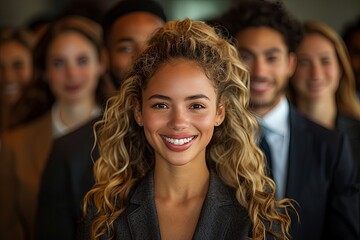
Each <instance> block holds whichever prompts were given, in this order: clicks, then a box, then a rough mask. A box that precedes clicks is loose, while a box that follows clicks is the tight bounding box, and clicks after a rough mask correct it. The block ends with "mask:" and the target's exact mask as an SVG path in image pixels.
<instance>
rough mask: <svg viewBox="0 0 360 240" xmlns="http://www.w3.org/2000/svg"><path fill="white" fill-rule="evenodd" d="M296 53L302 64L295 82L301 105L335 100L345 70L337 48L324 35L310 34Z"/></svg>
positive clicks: (299, 65)
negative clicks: (330, 99) (326, 99)
mask: <svg viewBox="0 0 360 240" xmlns="http://www.w3.org/2000/svg"><path fill="white" fill-rule="evenodd" d="M296 53H297V57H298V63H297V68H296V71H295V74H294V77H293V79H292V80H291V81H292V84H293V86H294V88H295V91H296V94H297V101H299V100H300V101H301V99H303V100H308V101H316V100H318V99H322V98H324V97H326V98H335V92H336V90H337V89H338V86H339V81H340V77H341V70H340V66H339V61H338V58H337V55H336V52H335V48H334V46H333V44H332V43H331V42H330V41H329V40H328V39H326V38H325V37H323V36H321V35H320V34H307V35H306V36H305V37H304V39H303V41H302V42H301V44H300V46H299V48H298V50H297V52H296Z"/></svg>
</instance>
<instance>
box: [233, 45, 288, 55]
mask: <svg viewBox="0 0 360 240" xmlns="http://www.w3.org/2000/svg"><path fill="white" fill-rule="evenodd" d="M238 50H239V51H242V52H246V53H248V54H251V55H256V54H255V53H254V52H253V51H251V50H250V49H248V48H245V47H239V48H238ZM279 52H281V51H280V49H279V48H276V47H275V48H269V49H266V50H265V51H263V53H265V54H273V53H279Z"/></svg>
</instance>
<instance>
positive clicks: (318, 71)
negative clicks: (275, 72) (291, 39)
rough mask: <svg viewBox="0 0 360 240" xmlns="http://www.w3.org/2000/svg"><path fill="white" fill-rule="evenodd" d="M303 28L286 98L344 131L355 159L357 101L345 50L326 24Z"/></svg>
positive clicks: (359, 120) (359, 139)
mask: <svg viewBox="0 0 360 240" xmlns="http://www.w3.org/2000/svg"><path fill="white" fill-rule="evenodd" d="M304 28H305V37H304V39H303V40H302V42H301V44H300V45H299V47H298V49H297V51H296V54H297V58H298V63H297V67H296V71H295V74H294V76H293V78H292V79H291V81H290V91H289V93H290V94H289V95H290V99H292V101H293V103H294V104H295V106H296V107H297V108H298V109H299V111H300V112H302V113H303V114H305V115H306V116H307V117H309V118H310V119H311V120H313V121H315V122H317V123H319V124H320V125H322V126H324V127H326V128H329V129H333V130H337V131H340V132H343V133H346V134H347V135H348V136H349V139H350V143H351V147H352V152H353V158H354V159H355V160H357V161H358V162H359V161H360V148H359V146H360V103H359V101H358V100H357V98H356V88H355V78H354V74H353V72H352V69H351V64H350V59H349V54H348V51H347V49H346V47H345V44H344V43H343V41H342V39H341V37H340V36H339V35H338V34H337V33H336V32H335V31H334V30H332V29H331V28H330V27H329V26H327V25H325V24H323V23H321V22H307V23H305V24H304ZM358 166H360V162H359V163H358ZM359 171H360V169H359ZM358 176H359V177H358V182H360V174H358Z"/></svg>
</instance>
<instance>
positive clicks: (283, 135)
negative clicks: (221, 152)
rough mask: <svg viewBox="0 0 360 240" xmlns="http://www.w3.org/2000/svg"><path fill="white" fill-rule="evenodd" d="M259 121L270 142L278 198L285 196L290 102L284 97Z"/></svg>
mask: <svg viewBox="0 0 360 240" xmlns="http://www.w3.org/2000/svg"><path fill="white" fill-rule="evenodd" d="M259 122H260V124H261V127H262V129H263V131H264V134H265V138H266V141H267V142H268V144H269V147H270V151H271V159H272V166H271V168H272V173H273V177H274V181H275V183H276V198H277V199H282V198H284V196H285V191H286V182H287V180H286V179H287V170H288V155H289V143H290V123H289V103H288V101H287V99H286V98H285V97H283V98H282V99H281V101H280V103H279V104H278V105H277V106H276V107H275V108H274V109H273V110H272V111H270V112H269V113H267V114H266V115H265V116H264V117H263V118H259Z"/></svg>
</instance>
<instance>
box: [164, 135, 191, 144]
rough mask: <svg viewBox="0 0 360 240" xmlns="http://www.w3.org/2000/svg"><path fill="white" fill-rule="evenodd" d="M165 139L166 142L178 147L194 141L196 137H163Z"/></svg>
mask: <svg viewBox="0 0 360 240" xmlns="http://www.w3.org/2000/svg"><path fill="white" fill-rule="evenodd" d="M163 139H165V141H167V142H169V143H171V144H174V145H176V146H181V145H184V144H186V143H189V142H191V141H192V140H193V139H195V136H192V137H188V138H169V137H165V136H163Z"/></svg>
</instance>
